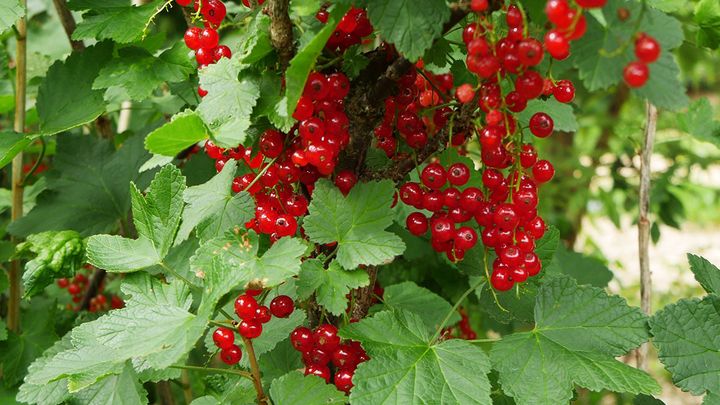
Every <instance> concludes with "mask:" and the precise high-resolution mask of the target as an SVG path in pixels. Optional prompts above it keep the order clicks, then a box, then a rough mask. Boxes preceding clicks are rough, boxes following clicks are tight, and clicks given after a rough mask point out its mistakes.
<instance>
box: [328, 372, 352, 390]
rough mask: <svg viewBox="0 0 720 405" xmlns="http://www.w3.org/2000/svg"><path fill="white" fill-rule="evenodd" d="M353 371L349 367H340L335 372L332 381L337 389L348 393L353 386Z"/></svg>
mask: <svg viewBox="0 0 720 405" xmlns="http://www.w3.org/2000/svg"><path fill="white" fill-rule="evenodd" d="M354 374H355V372H354V371H353V370H351V369H347V368H341V369H339V370H338V371H337V372H336V373H335V379H334V380H333V383H334V384H335V387H337V389H338V390H340V391H343V392H344V393H346V394H349V393H350V390H351V389H352V387H353V382H352V379H353V375H354Z"/></svg>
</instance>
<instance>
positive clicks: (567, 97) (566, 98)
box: [552, 80, 575, 103]
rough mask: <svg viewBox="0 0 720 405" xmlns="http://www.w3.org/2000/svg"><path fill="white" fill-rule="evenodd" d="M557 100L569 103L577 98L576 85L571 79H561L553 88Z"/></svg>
mask: <svg viewBox="0 0 720 405" xmlns="http://www.w3.org/2000/svg"><path fill="white" fill-rule="evenodd" d="M552 93H553V96H555V100H557V101H559V102H561V103H569V102H571V101H573V99H574V98H575V86H573V84H572V82H571V81H570V80H560V81H559V82H557V83H556V84H555V87H553V90H552Z"/></svg>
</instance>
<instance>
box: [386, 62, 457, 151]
mask: <svg viewBox="0 0 720 405" xmlns="http://www.w3.org/2000/svg"><path fill="white" fill-rule="evenodd" d="M416 68H417V71H415V70H412V71H410V72H408V73H406V74H405V75H403V76H402V77H401V78H400V80H399V81H398V90H397V92H396V94H395V95H393V96H390V97H388V98H386V99H385V114H384V116H383V120H382V122H381V123H380V125H378V126H377V127H375V130H374V133H375V139H376V142H375V146H376V147H377V148H379V149H381V150H382V151H383V152H385V155H386V156H387V157H388V158H392V157H394V156H395V155H396V153H397V152H398V146H399V144H398V139H400V140H402V141H404V142H405V144H407V146H409V147H410V148H411V149H415V150H419V149H422V148H424V147H425V145H427V143H428V139H430V137H432V136H434V135H436V134H437V132H438V131H439V130H440V129H442V128H443V127H445V125H446V124H447V122H448V117H449V115H450V113H451V109H450V108H449V107H447V106H441V107H440V105H441V103H442V101H443V100H447V99H448V98H449V96H448V93H449V92H450V91H451V90H452V88H453V76H452V75H451V74H449V73H446V74H441V75H434V74H432V73H431V72H427V71H424V70H423V69H422V62H418V63H417V64H416ZM420 72H421V73H420ZM459 139H460V140H461V141H464V140H465V139H464V137H462V136H460V138H459ZM460 143H462V142H460Z"/></svg>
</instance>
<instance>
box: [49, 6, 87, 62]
mask: <svg viewBox="0 0 720 405" xmlns="http://www.w3.org/2000/svg"><path fill="white" fill-rule="evenodd" d="M53 4H55V11H57V13H58V17H60V24H62V26H63V29H64V30H65V34H67V38H68V40H69V41H70V47H72V50H73V51H75V52H80V51H83V50H85V44H84V43H83V41H77V40H74V39H72V35H73V33H74V32H75V27H76V26H77V24H76V23H75V17H73V15H72V13H71V12H70V10H69V9H68V7H67V3H66V2H65V0H53Z"/></svg>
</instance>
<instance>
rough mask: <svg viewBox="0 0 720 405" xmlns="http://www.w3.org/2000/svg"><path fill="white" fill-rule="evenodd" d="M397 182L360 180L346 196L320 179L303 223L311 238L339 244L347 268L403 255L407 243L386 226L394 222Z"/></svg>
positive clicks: (341, 261)
mask: <svg viewBox="0 0 720 405" xmlns="http://www.w3.org/2000/svg"><path fill="white" fill-rule="evenodd" d="M394 192H395V187H394V184H393V183H392V182H391V181H389V180H384V181H373V182H369V183H359V184H357V185H356V186H355V187H353V189H352V190H351V191H350V193H349V194H348V196H347V197H343V195H342V193H341V192H340V190H338V189H337V187H335V186H334V185H333V184H332V183H330V182H329V181H327V180H321V181H318V182H317V183H316V185H315V190H314V191H313V199H312V202H311V203H310V207H309V215H308V216H306V217H305V221H304V223H303V226H304V228H305V232H306V234H307V235H308V237H309V238H310V240H311V241H313V242H315V243H320V244H327V243H332V242H337V243H338V252H337V261H338V263H339V264H340V265H341V266H342V267H344V268H346V269H355V268H357V267H358V266H359V265H361V264H365V265H378V264H383V263H386V262H388V261H391V260H392V259H393V258H394V257H395V256H397V255H399V254H402V252H403V251H404V250H405V244H404V243H403V241H402V240H401V239H400V237H398V236H397V235H395V234H393V233H391V232H388V231H386V230H385V229H386V228H387V227H388V226H390V225H391V224H392V222H393V212H392V210H390V209H389V207H390V206H391V205H392V199H393V194H394Z"/></svg>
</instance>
